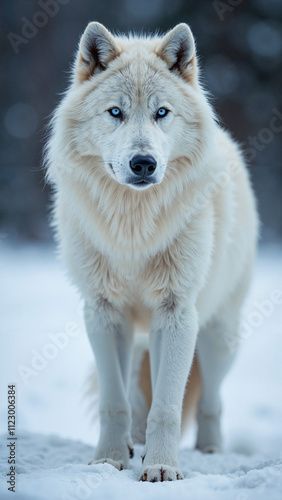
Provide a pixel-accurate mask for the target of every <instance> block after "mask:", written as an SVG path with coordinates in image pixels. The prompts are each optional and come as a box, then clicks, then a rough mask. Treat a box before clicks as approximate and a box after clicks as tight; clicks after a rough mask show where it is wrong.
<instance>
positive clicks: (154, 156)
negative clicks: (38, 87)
mask: <svg viewBox="0 0 282 500" xmlns="http://www.w3.org/2000/svg"><path fill="white" fill-rule="evenodd" d="M61 111H63V112H62V113H60V120H62V119H63V118H62V116H63V117H64V120H65V123H64V127H61V128H60V134H59V135H61V139H62V140H61V149H62V150H63V149H65V150H67V152H68V156H69V157H70V155H72V156H74V154H76V155H79V156H80V157H84V158H85V157H88V159H89V158H90V157H92V158H94V157H95V168H96V173H97V175H98V171H97V169H99V175H107V176H111V177H112V178H113V179H114V180H115V181H116V182H117V183H119V184H122V185H126V186H129V187H130V188H133V189H136V190H144V189H146V188H148V187H150V186H152V185H156V184H160V183H161V182H162V181H163V179H164V176H165V175H166V172H168V170H169V169H172V170H171V171H173V168H174V167H173V162H174V161H175V160H178V159H180V158H185V159H186V167H187V171H188V170H190V174H189V175H190V176H191V175H192V176H195V175H196V174H195V171H194V169H195V165H197V164H199V160H200V159H201V158H203V156H204V153H205V150H206V145H207V143H208V142H209V140H210V135H211V134H210V130H211V126H212V123H213V115H212V111H211V108H210V106H209V104H208V103H207V101H206V98H205V96H204V94H203V92H202V90H201V88H200V86H199V83H198V76H197V63H196V55H195V44H194V39H193V35H192V33H191V30H190V28H189V27H188V26H187V25H186V24H179V25H178V26H176V27H175V28H174V29H173V30H171V31H170V32H168V33H167V34H166V35H165V36H163V37H157V36H156V37H148V38H145V37H135V36H129V37H115V36H113V35H112V34H111V33H110V32H109V31H108V30H107V29H106V28H105V27H104V26H102V25H101V24H99V23H96V22H94V23H90V24H89V25H88V26H87V28H86V30H85V32H84V34H83V36H82V38H81V40H80V44H79V50H78V54H77V58H76V62H75V67H74V78H73V85H72V86H71V88H70V89H69V91H68V93H67V96H66V98H65V100H64V101H63V103H62V109H61ZM66 125H67V126H66ZM62 129H63V130H64V131H65V136H64V137H62V134H63V132H62Z"/></svg>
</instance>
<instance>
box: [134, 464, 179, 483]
mask: <svg viewBox="0 0 282 500" xmlns="http://www.w3.org/2000/svg"><path fill="white" fill-rule="evenodd" d="M177 479H183V474H182V472H181V471H180V470H179V469H177V468H175V467H170V466H169V465H162V464H154V465H147V466H146V467H144V468H143V469H142V472H141V474H140V477H139V481H150V482H151V483H156V482H159V481H176V480H177Z"/></svg>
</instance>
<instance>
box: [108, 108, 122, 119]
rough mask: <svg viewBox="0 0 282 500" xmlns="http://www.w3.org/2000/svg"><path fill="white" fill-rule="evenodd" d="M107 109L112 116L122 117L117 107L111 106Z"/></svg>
mask: <svg viewBox="0 0 282 500" xmlns="http://www.w3.org/2000/svg"><path fill="white" fill-rule="evenodd" d="M108 111H109V113H110V115H111V116H113V117H114V118H122V112H121V110H120V109H119V108H111V109H109V110H108Z"/></svg>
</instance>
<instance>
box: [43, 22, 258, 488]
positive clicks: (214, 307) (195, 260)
mask: <svg viewBox="0 0 282 500" xmlns="http://www.w3.org/2000/svg"><path fill="white" fill-rule="evenodd" d="M115 106H117V107H119V108H120V109H121V108H122V110H123V113H124V117H125V118H124V121H123V122H119V121H118V120H117V119H115V118H113V117H112V116H111V115H110V114H109V112H108V110H109V109H110V108H112V107H115ZM160 107H166V108H168V109H169V110H170V113H169V114H168V115H167V117H166V118H164V119H162V120H159V121H158V122H156V121H155V113H156V111H157V109H158V108H160ZM136 154H143V155H148V154H150V155H151V156H154V158H155V159H156V161H157V169H156V172H155V173H154V176H155V177H154V178H155V184H152V185H149V186H148V187H147V189H133V186H131V185H129V178H130V168H129V162H130V160H131V159H132V158H133V156H134V155H136ZM47 159H48V176H49V179H50V181H51V182H53V184H54V186H55V206H54V225H55V228H56V231H57V236H58V240H59V244H60V249H61V254H62V257H63V259H64V261H65V263H66V266H67V268H68V270H69V274H70V276H71V277H72V279H73V281H74V283H75V284H76V285H77V286H78V288H79V290H80V291H81V294H82V296H83V297H84V299H85V304H86V307H85V319H86V326H87V331H88V335H89V339H90V343H91V346H92V348H93V351H94V353H95V357H96V363H97V369H98V381H99V388H100V401H101V403H100V418H101V436H100V441H99V445H98V448H97V449H96V452H95V457H94V462H95V463H96V462H105V461H107V462H109V463H112V464H113V465H115V466H116V467H117V468H122V467H128V458H129V453H128V450H129V449H131V448H132V441H131V436H130V428H131V409H130V405H129V397H128V392H129V381H130V373H131V358H132V348H133V332H134V329H135V326H134V325H135V322H136V320H138V322H139V323H141V324H142V322H144V328H145V323H147V322H148V318H149V319H150V318H151V333H150V363H151V376H152V390H153V401H152V406H151V409H150V412H149V415H148V421H147V430H146V444H145V448H144V461H143V466H142V471H141V474H140V478H141V479H143V480H148V481H158V480H169V479H173V480H174V479H179V478H181V477H183V476H182V474H181V471H180V468H179V463H178V458H177V446H178V438H179V432H180V420H181V407H182V401H183V395H184V390H185V385H186V381H187V377H188V375H189V371H190V367H191V363H192V359H193V355H194V351H195V346H196V344H197V347H198V358H199V365H200V370H201V375H202V379H203V391H202V397H201V401H200V406H199V420H198V421H199V430H198V439H197V446H198V447H199V448H200V449H202V450H204V451H216V450H219V449H221V437H220V425H219V416H220V412H221V403H220V399H219V387H220V384H221V381H222V378H223V376H224V375H225V373H226V371H227V370H228V368H229V366H230V364H231V361H232V359H233V357H234V353H233V352H232V351H231V349H230V343H228V339H230V336H231V337H232V335H235V334H236V329H237V325H238V321H239V314H240V309H241V305H242V302H243V300H244V297H245V294H246V292H247V289H248V285H249V281H250V275H251V269H252V264H253V257H254V253H255V246H256V238H257V214H256V208H255V202H254V196H253V193H252V189H251V187H250V182H249V179H248V174H247V170H246V168H245V165H244V161H243V158H242V155H241V153H240V151H239V148H238V147H237V145H236V144H235V142H234V141H233V140H232V139H231V137H230V136H229V134H228V133H226V132H225V131H223V130H222V129H221V128H220V127H219V126H218V124H217V123H216V121H215V120H214V116H213V112H212V109H211V106H210V104H209V103H208V101H207V99H206V96H205V94H204V92H203V90H202V89H201V87H200V85H199V82H198V76H197V64H196V56H195V52H194V42H193V37H192V34H191V31H190V29H189V28H188V27H187V26H186V25H184V24H181V25H179V26H178V27H176V28H174V30H172V31H171V32H170V33H168V34H167V35H165V37H163V38H161V37H152V38H144V37H133V36H130V37H128V38H127V37H113V36H112V35H111V34H110V33H109V32H108V31H107V30H106V29H105V28H104V27H103V26H101V25H100V24H98V23H91V24H90V25H89V26H88V28H87V30H86V32H85V34H84V35H83V37H82V39H81V42H80V49H79V52H78V55H77V60H76V64H75V70H74V78H73V82H72V85H71V86H70V88H69V90H68V91H67V93H66V95H65V98H64V99H63V101H62V102H61V104H60V105H59V107H58V109H57V111H56V113H55V116H54V120H53V131H52V135H51V138H50V141H49V146H48V155H47ZM110 164H111V165H112V168H111V166H110ZM145 320H146V321H145ZM199 332H200V333H199Z"/></svg>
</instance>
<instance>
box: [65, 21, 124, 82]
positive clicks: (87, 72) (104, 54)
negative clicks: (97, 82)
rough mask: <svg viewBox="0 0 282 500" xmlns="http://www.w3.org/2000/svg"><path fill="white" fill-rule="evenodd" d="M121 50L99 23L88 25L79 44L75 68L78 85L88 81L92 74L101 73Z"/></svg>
mask: <svg viewBox="0 0 282 500" xmlns="http://www.w3.org/2000/svg"><path fill="white" fill-rule="evenodd" d="M120 53H121V50H120V49H119V47H118V46H117V44H116V41H115V38H114V37H113V35H112V34H111V33H110V32H109V31H108V30H107V29H106V28H105V27H104V26H103V25H102V24H100V23H89V24H88V26H87V28H86V30H85V31H84V33H83V35H82V37H81V40H80V43H79V51H78V56H77V60H76V66H75V75H76V78H77V80H78V82H79V83H82V82H83V81H85V80H88V79H89V78H90V77H91V76H92V75H93V74H94V72H99V71H103V70H105V69H106V68H107V66H108V64H109V62H110V61H112V60H113V59H115V58H116V57H117V56H118V55H119V54H120Z"/></svg>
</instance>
